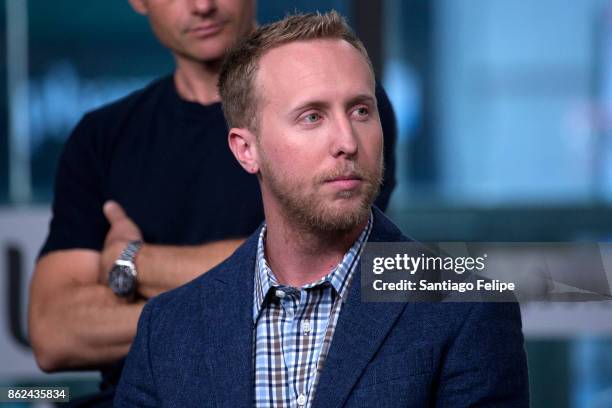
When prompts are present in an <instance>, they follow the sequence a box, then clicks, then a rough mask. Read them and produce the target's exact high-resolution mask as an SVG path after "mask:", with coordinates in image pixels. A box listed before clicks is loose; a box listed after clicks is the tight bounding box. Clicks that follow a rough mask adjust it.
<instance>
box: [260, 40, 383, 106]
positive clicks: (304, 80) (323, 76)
mask: <svg viewBox="0 0 612 408" xmlns="http://www.w3.org/2000/svg"><path fill="white" fill-rule="evenodd" d="M256 82H257V83H258V84H257V88H259V90H260V91H262V92H264V93H265V94H270V93H272V94H279V93H281V94H282V93H283V92H286V91H288V90H290V89H296V88H299V91H300V96H302V97H305V96H307V94H308V93H310V92H312V93H320V92H321V91H325V90H326V89H327V88H328V87H329V86H330V84H333V85H334V86H333V87H334V88H338V89H340V88H342V89H347V90H348V89H353V90H354V92H356V93H360V94H363V93H368V92H373V91H374V78H373V74H372V72H371V69H370V66H369V64H368V62H367V60H366V59H365V57H364V56H363V55H362V54H361V52H359V51H358V50H357V49H356V48H355V47H353V46H352V45H351V44H349V43H348V42H346V41H344V40H341V39H317V40H307V41H295V42H291V43H287V44H283V45H280V46H278V47H275V48H273V49H271V50H270V51H268V52H267V53H266V54H264V55H263V56H262V57H261V59H260V63H259V69H258V72H257V79H256ZM313 96H314V95H313Z"/></svg>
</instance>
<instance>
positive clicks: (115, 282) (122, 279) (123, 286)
mask: <svg viewBox="0 0 612 408" xmlns="http://www.w3.org/2000/svg"><path fill="white" fill-rule="evenodd" d="M142 244H143V242H142V241H131V242H130V243H129V244H128V245H127V246H126V247H125V249H124V250H123V252H122V253H121V256H120V257H119V259H117V260H116V261H115V264H114V265H113V267H112V269H111V270H110V273H109V274H108V286H109V287H110V288H111V290H112V291H113V293H114V294H115V295H117V296H119V297H128V296H131V295H133V294H134V293H136V275H138V273H137V272H136V265H135V264H134V258H136V254H137V253H138V250H139V249H140V247H142Z"/></svg>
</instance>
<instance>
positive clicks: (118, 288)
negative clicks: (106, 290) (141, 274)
mask: <svg viewBox="0 0 612 408" xmlns="http://www.w3.org/2000/svg"><path fill="white" fill-rule="evenodd" d="M134 284H135V282H134V275H133V274H132V271H131V269H130V267H129V266H126V265H115V266H113V269H111V272H110V274H109V276H108V285H109V286H110V288H111V289H112V291H113V292H114V293H115V294H116V295H117V296H128V295H130V294H132V292H133V291H134V286H135V285H134Z"/></svg>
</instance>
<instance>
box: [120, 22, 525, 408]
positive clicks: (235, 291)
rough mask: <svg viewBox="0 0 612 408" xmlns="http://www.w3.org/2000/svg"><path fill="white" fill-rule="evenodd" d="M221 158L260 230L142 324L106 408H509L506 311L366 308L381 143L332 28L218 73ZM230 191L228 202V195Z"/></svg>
mask: <svg viewBox="0 0 612 408" xmlns="http://www.w3.org/2000/svg"><path fill="white" fill-rule="evenodd" d="M219 86H220V93H221V97H222V99H223V103H224V113H225V115H226V118H227V119H228V123H229V124H230V128H231V129H230V131H229V135H228V141H229V145H230V148H231V150H232V152H233V153H234V155H235V157H236V159H237V160H238V161H239V163H240V164H241V165H242V167H243V168H244V169H245V170H246V171H247V172H250V173H252V174H255V175H257V177H258V179H259V182H260V186H261V192H262V197H263V203H264V211H265V216H266V220H265V223H264V224H263V225H262V226H261V227H260V228H259V229H258V231H256V232H255V233H254V234H253V235H252V236H251V237H250V238H249V239H248V240H247V241H246V242H245V243H244V244H243V245H242V246H241V247H240V248H239V249H238V250H237V251H236V252H235V253H234V255H232V256H231V257H230V258H229V259H228V260H226V261H225V262H223V263H222V264H221V265H219V266H218V267H216V268H214V269H213V270H211V271H209V272H208V273H206V274H204V275H202V276H201V277H199V278H197V279H196V280H194V281H192V282H190V283H189V284H187V285H185V286H182V287H180V288H178V289H175V290H173V291H170V292H167V293H164V294H162V295H160V296H158V297H156V298H154V299H152V300H151V301H149V302H148V304H147V305H146V306H145V308H144V310H143V312H142V315H141V317H140V321H139V324H138V332H137V335H136V339H135V341H134V343H133V345H132V348H131V350H130V353H129V355H128V359H127V362H126V366H125V368H124V372H123V375H122V378H121V382H120V384H119V388H118V391H117V396H116V399H115V403H116V406H119V407H122V406H137V407H148V406H176V407H191V406H193V407H196V406H197V407H228V408H234V407H249V406H256V407H285V406H286V407H297V408H301V407H340V406H346V407H423V406H437V407H473V406H478V407H527V406H528V405H529V396H528V379H527V366H526V357H525V352H524V348H523V336H522V331H521V317H520V311H519V308H518V305H517V304H516V303H467V302H466V303H448V302H446V303H444V302H408V303H370V302H363V301H362V300H361V293H360V287H361V277H360V270H359V258H360V255H361V252H362V250H363V248H364V247H365V246H366V245H367V243H368V242H403V241H408V238H406V237H405V236H404V235H403V234H402V233H401V232H400V231H399V230H398V229H397V227H395V226H394V225H393V223H392V222H391V221H390V220H389V219H387V218H386V217H385V216H384V215H383V214H382V213H381V212H380V211H378V210H377V209H376V208H372V203H373V200H374V198H375V197H376V194H377V191H378V188H379V185H380V182H381V174H382V131H381V127H380V120H379V117H378V113H377V109H376V100H375V97H374V76H373V74H372V68H371V64H370V62H369V59H368V57H367V53H366V52H365V49H364V48H363V45H362V44H361V43H360V42H359V40H358V39H357V38H356V37H355V36H354V34H352V32H350V30H349V29H348V28H347V26H346V24H345V22H344V20H343V19H342V18H341V17H340V16H338V15H337V14H336V13H334V12H332V13H328V14H324V15H318V14H316V15H313V14H310V15H297V16H290V17H287V18H285V19H284V20H282V21H280V22H277V23H274V24H271V25H268V26H264V27H260V28H258V29H257V30H256V31H255V32H254V33H253V34H251V35H250V36H249V37H247V38H246V39H245V40H243V41H241V42H240V43H239V44H237V45H236V46H235V47H234V48H233V49H232V50H231V51H230V53H229V54H228V57H227V59H226V61H225V62H224V65H223V68H222V73H221V78H220V83H219ZM228 188H231V186H228Z"/></svg>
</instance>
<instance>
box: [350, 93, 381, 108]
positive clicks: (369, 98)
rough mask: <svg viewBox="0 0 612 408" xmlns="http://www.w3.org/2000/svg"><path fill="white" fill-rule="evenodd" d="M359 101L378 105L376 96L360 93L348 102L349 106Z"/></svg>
mask: <svg viewBox="0 0 612 408" xmlns="http://www.w3.org/2000/svg"><path fill="white" fill-rule="evenodd" d="M358 103H366V104H370V105H374V106H376V98H375V97H374V96H373V95H370V94H360V95H357V96H355V97H354V98H351V99H350V100H349V101H348V102H347V106H353V105H355V104H358Z"/></svg>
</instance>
